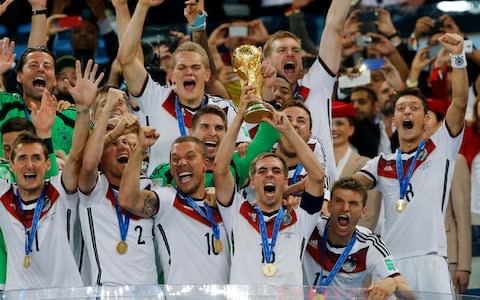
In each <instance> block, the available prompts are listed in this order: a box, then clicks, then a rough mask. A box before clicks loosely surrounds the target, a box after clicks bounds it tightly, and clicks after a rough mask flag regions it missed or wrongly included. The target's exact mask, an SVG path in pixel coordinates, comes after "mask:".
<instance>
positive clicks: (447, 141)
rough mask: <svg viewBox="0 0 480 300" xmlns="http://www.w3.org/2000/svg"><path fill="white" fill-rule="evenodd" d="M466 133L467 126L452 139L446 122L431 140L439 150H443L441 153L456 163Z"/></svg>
mask: <svg viewBox="0 0 480 300" xmlns="http://www.w3.org/2000/svg"><path fill="white" fill-rule="evenodd" d="M464 131H465V126H464V127H463V129H462V131H461V132H460V133H459V134H458V135H457V136H455V137H452V136H451V135H450V132H449V131H448V128H447V125H446V123H445V120H444V121H443V122H442V126H440V127H439V128H438V129H437V131H435V133H434V134H433V135H432V137H431V140H432V141H433V143H434V144H435V145H436V146H437V147H438V148H439V149H442V150H441V151H443V152H444V153H445V155H446V157H447V158H448V159H449V160H450V161H455V160H456V159H457V155H458V152H459V151H460V146H461V145H462V140H463V133H464Z"/></svg>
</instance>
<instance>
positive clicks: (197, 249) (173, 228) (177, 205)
mask: <svg viewBox="0 0 480 300" xmlns="http://www.w3.org/2000/svg"><path fill="white" fill-rule="evenodd" d="M153 191H154V192H155V193H156V194H157V195H158V199H159V201H160V205H159V210H158V213H157V215H156V216H155V238H156V239H157V244H158V252H159V255H160V261H161V263H162V269H163V272H164V275H165V284H227V283H228V274H229V270H230V260H229V255H228V238H227V234H226V232H225V228H224V226H223V223H222V218H221V216H220V214H219V212H218V209H216V208H214V209H212V212H213V215H214V218H215V220H216V222H217V224H218V225H219V227H220V240H221V241H222V244H223V251H220V252H217V251H215V249H214V247H213V245H214V236H213V234H212V226H211V225H210V223H209V222H208V221H207V220H205V219H204V218H202V217H201V216H200V215H198V214H197V213H196V212H195V211H194V210H193V208H191V207H190V206H189V205H188V204H186V203H185V202H184V200H182V199H181V198H180V197H179V196H178V195H177V190H176V189H174V188H172V187H163V188H154V189H153ZM196 203H197V205H198V206H200V207H203V205H204V202H203V201H196Z"/></svg>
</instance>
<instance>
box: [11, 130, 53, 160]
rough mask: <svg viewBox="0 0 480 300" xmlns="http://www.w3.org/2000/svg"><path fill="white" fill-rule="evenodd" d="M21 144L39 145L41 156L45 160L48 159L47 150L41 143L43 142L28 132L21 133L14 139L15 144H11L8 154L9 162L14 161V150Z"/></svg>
mask: <svg viewBox="0 0 480 300" xmlns="http://www.w3.org/2000/svg"><path fill="white" fill-rule="evenodd" d="M21 144H22V145H33V144H39V145H41V146H42V148H43V155H44V156H45V160H47V159H48V149H47V146H45V144H44V143H43V140H42V139H41V138H40V137H38V136H36V135H33V134H31V133H30V132H22V133H20V134H19V135H18V137H17V138H16V139H15V142H13V145H12V152H11V153H10V161H12V162H13V161H14V160H15V155H16V153H15V149H17V147H18V146H19V145H21Z"/></svg>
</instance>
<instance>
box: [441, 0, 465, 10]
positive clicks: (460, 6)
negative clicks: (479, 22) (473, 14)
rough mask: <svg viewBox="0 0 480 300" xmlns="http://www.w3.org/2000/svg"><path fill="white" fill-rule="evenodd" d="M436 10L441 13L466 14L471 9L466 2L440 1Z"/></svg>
mask: <svg viewBox="0 0 480 300" xmlns="http://www.w3.org/2000/svg"><path fill="white" fill-rule="evenodd" d="M437 8H438V9H439V10H441V11H443V12H466V11H469V10H471V9H472V8H473V4H472V3H471V2H468V1H463V0H462V1H442V2H439V3H437Z"/></svg>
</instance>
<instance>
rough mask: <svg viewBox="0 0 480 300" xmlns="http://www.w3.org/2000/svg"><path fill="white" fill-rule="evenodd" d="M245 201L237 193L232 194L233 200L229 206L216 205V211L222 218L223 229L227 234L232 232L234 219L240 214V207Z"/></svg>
mask: <svg viewBox="0 0 480 300" xmlns="http://www.w3.org/2000/svg"><path fill="white" fill-rule="evenodd" d="M245 201H247V200H245V199H244V198H243V197H242V196H241V195H240V194H239V193H236V192H235V193H234V194H233V200H232V203H231V204H230V206H223V205H222V204H220V203H218V202H217V204H218V211H219V212H220V215H221V216H222V220H223V224H224V225H225V229H226V230H227V232H232V230H233V228H234V227H235V222H236V219H237V218H238V215H239V213H240V206H241V205H242V203H243V202H245Z"/></svg>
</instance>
